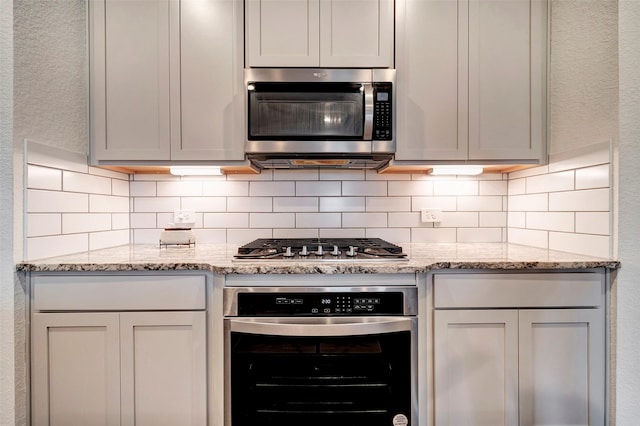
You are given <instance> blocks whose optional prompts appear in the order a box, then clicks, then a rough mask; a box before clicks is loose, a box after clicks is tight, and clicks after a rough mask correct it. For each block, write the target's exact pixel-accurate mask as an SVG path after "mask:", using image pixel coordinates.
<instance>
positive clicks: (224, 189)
mask: <svg viewBox="0 0 640 426" xmlns="http://www.w3.org/2000/svg"><path fill="white" fill-rule="evenodd" d="M202 190H203V194H202V195H204V196H208V197H246V196H248V195H249V182H241V181H207V182H203V188H202Z"/></svg>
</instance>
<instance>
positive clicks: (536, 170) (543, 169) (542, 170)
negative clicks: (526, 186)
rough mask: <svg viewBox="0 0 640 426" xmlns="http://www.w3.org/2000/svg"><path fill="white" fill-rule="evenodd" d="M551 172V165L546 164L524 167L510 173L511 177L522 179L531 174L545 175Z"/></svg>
mask: <svg viewBox="0 0 640 426" xmlns="http://www.w3.org/2000/svg"><path fill="white" fill-rule="evenodd" d="M547 173H549V166H547V165H544V166H538V167H530V168H527V169H522V170H518V171H516V172H511V173H509V179H510V180H511V179H520V178H526V177H529V176H536V175H545V174H547Z"/></svg>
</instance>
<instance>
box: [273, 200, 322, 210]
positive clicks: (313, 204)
mask: <svg viewBox="0 0 640 426" xmlns="http://www.w3.org/2000/svg"><path fill="white" fill-rule="evenodd" d="M318 204H319V200H318V198H317V197H274V198H273V211H274V212H294V213H295V212H317V211H318Z"/></svg>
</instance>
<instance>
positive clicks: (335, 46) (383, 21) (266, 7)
mask: <svg viewBox="0 0 640 426" xmlns="http://www.w3.org/2000/svg"><path fill="white" fill-rule="evenodd" d="M245 4H246V13H247V17H246V30H245V38H246V39H245V43H246V55H247V56H246V63H247V66H249V67H323V68H340V67H354V68H389V67H393V52H394V49H393V45H394V35H393V19H394V2H393V0H245Z"/></svg>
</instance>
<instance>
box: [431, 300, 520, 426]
mask: <svg viewBox="0 0 640 426" xmlns="http://www.w3.org/2000/svg"><path fill="white" fill-rule="evenodd" d="M434 348H435V353H434V363H435V370H434V379H435V395H434V398H435V424H436V426H445V425H447V426H458V425H477V426H481V425H485V426H498V425H510V426H516V425H517V424H518V312H517V311H515V310H483V311H466V310H451V311H435V313H434Z"/></svg>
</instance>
